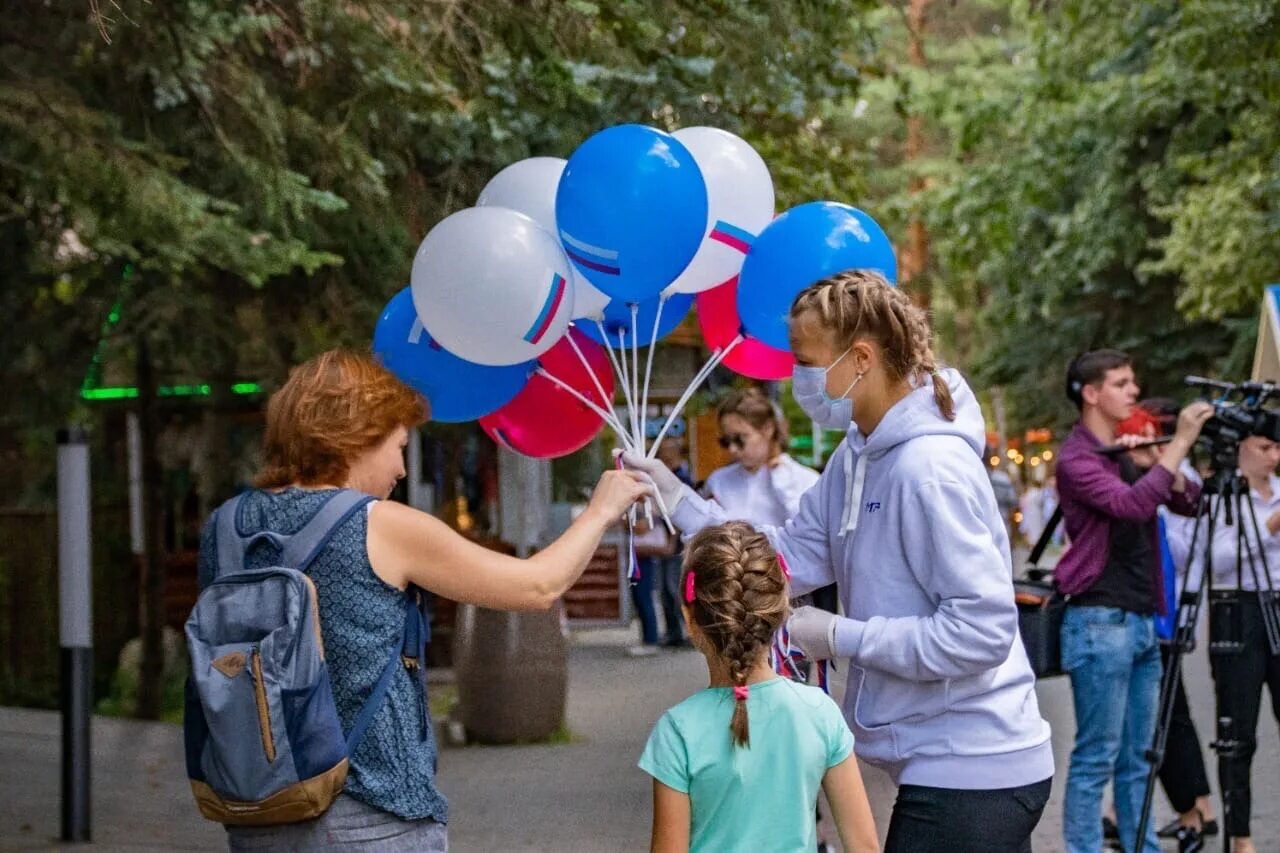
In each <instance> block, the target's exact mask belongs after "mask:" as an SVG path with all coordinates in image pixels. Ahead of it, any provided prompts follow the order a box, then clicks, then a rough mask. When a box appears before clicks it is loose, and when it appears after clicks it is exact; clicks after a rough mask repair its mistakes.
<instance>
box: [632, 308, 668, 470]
mask: <svg viewBox="0 0 1280 853" xmlns="http://www.w3.org/2000/svg"><path fill="white" fill-rule="evenodd" d="M666 304H667V295H666V294H665V293H664V294H663V295H662V296H660V297H658V313H657V315H656V316H655V317H654V318H653V331H651V332H650V333H649V359H648V363H647V364H645V366H644V394H643V395H642V396H641V397H640V436H641V439H642V440H641V443H640V452H641V453H644V452H645V446H644V442H643V439H644V438H645V437H647V434H648V432H649V379H650V377H652V376H653V351H654V349H656V348H657V343H658V324H659V323H661V322H662V308H663V306H665V305H666ZM632 325H634V324H632Z"/></svg>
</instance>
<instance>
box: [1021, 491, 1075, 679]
mask: <svg viewBox="0 0 1280 853" xmlns="http://www.w3.org/2000/svg"><path fill="white" fill-rule="evenodd" d="M1061 520H1062V507H1058V508H1057V509H1055V510H1054V511H1053V515H1052V516H1051V517H1050V518H1049V523H1048V524H1046V525H1045V527H1044V532H1043V533H1041V534H1040V541H1039V542H1037V543H1036V546H1035V547H1034V548H1032V549H1031V559H1030V560H1029V561H1028V564H1027V570H1026V572H1025V573H1024V575H1023V577H1022V578H1020V579H1015V580H1014V582H1013V600H1014V602H1015V603H1017V605H1018V633H1019V634H1021V635H1022V645H1023V646H1024V647H1026V650H1027V658H1028V659H1030V661H1031V671H1032V672H1034V673H1035V674H1036V678H1051V677H1052V676H1055V675H1063V671H1062V617H1063V615H1064V613H1065V612H1066V609H1067V600H1066V599H1065V598H1064V597H1063V596H1061V595H1059V594H1058V591H1057V589H1056V588H1055V587H1054V585H1053V573H1052V572H1049V571H1047V570H1045V569H1041V568H1039V567H1038V566H1037V565H1036V564H1037V563H1039V562H1040V557H1041V556H1042V555H1043V554H1044V549H1045V548H1047V547H1048V546H1049V540H1050V539H1051V538H1052V537H1053V531H1054V530H1056V529H1057V527H1058V522H1060V521H1061Z"/></svg>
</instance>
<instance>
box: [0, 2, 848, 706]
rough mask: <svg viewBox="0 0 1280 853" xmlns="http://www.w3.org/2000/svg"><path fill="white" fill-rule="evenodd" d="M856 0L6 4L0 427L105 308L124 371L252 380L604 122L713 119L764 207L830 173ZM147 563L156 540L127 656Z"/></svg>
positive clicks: (838, 165)
mask: <svg viewBox="0 0 1280 853" xmlns="http://www.w3.org/2000/svg"><path fill="white" fill-rule="evenodd" d="M869 5H870V3H868V2H866V0H861V2H859V0H848V2H822V3H818V2H802V3H790V2H784V0H758V2H746V0H718V2H711V3H703V2H693V0H619V2H615V3H609V4H596V3H591V2H585V0H571V2H551V0H531V2H523V3H511V2H508V0H473V1H472V2H467V3H457V2H444V0H440V2H432V3H429V4H426V5H425V7H424V4H422V3H418V2H408V0H385V2H384V0H352V2H347V3H342V4H333V3H331V2H328V0H253V1H252V2H249V3H230V2H226V0H173V2H164V3H155V2H145V0H115V1H114V2H102V0H88V2H87V3H86V2H85V0H52V2H34V0H26V2H20V3H18V4H17V5H16V6H14V7H13V8H10V9H9V10H8V12H9V14H7V15H6V16H5V18H4V19H3V20H0V129H2V132H0V203H2V204H3V208H4V213H3V214H0V254H2V255H3V256H4V257H5V258H6V261H7V268H6V270H5V272H4V273H3V274H4V276H5V288H4V291H3V295H0V300H3V302H0V305H2V306H3V307H12V308H14V309H15V311H14V314H12V315H11V316H17V317H19V318H20V320H21V328H22V329H23V334H21V335H19V336H5V338H4V342H3V344H0V371H3V373H0V376H2V377H3V378H4V379H5V380H7V381H9V383H10V384H13V385H17V386H18V387H27V386H28V384H29V383H31V384H34V385H35V386H36V388H37V389H38V392H39V398H40V399H39V402H38V405H36V406H34V407H31V408H26V407H7V408H6V410H5V412H4V414H3V421H2V423H0V426H2V427H3V428H4V429H6V430H9V431H11V432H14V433H15V434H17V435H18V436H22V435H25V434H26V432H27V431H29V430H31V429H39V430H47V428H48V424H50V423H57V422H61V421H62V420H63V419H65V418H66V417H67V416H68V415H69V414H70V413H71V412H72V411H73V410H74V409H75V407H76V405H77V401H76V393H77V391H78V389H79V387H80V384H81V381H82V378H83V375H84V369H85V366H86V365H88V364H89V363H90V361H91V359H92V358H93V354H94V352H95V349H96V345H97V343H98V337H99V335H98V330H99V329H100V328H101V327H102V324H103V318H104V317H106V316H107V315H108V314H109V313H112V314H115V315H117V316H119V317H120V319H119V322H118V323H116V324H114V325H113V326H111V327H110V329H111V335H112V336H113V337H115V338H117V339H119V340H120V341H123V342H124V346H123V347H122V348H121V350H122V351H123V352H124V353H125V354H126V355H127V356H128V357H130V358H133V359H137V360H138V361H139V362H140V365H139V368H140V369H139V373H140V378H141V379H142V380H143V382H144V383H146V384H148V385H161V384H165V383H170V382H173V381H175V380H178V381H192V380H196V381H200V382H203V383H207V384H209V385H210V386H211V387H212V388H215V389H225V388H226V387H227V386H228V385H229V384H230V383H233V382H236V381H240V380H243V379H246V378H247V379H252V380H257V381H261V382H263V383H264V384H265V385H266V386H267V387H270V386H271V385H272V384H274V383H275V382H278V381H279V380H280V379H281V378H282V377H283V376H284V374H285V371H286V369H287V367H288V366H289V365H290V364H292V363H294V362H296V361H297V360H299V359H302V358H305V357H307V356H309V355H311V354H313V353H314V352H316V351H318V350H321V349H325V348H328V347H331V346H334V345H336V344H348V345H355V346H367V342H368V338H369V334H370V330H371V329H372V326H373V323H374V319H375V317H376V315H377V312H378V311H379V309H380V307H381V306H382V304H383V303H384V302H385V301H386V299H387V298H389V297H390V296H391V295H392V294H393V293H394V292H395V291H396V290H398V289H399V288H400V287H402V286H403V284H404V282H405V281H406V279H407V276H408V271H409V267H410V263H411V260H412V255H413V249H414V246H415V243H416V241H417V240H419V239H420V238H421V237H422V235H423V234H424V233H425V232H426V230H427V229H428V228H429V227H430V226H431V225H432V224H434V223H435V222H436V221H437V220H439V219H440V218H441V217H443V216H444V215H446V214H448V213H450V212H453V211H454V210H457V209H459V208H462V207H465V206H468V205H469V204H470V203H471V202H472V200H473V199H474V198H475V196H476V195H477V194H478V192H479V190H480V188H481V187H482V186H483V184H484V182H485V181H486V180H487V179H488V178H489V177H491V176H492V175H493V174H494V173H496V172H497V171H498V170H499V169H500V168H501V167H502V166H505V165H507V164H508V163H510V162H512V161H514V160H517V159H520V158H523V157H527V156H530V155H534V154H553V155H560V156H565V155H567V154H568V153H569V152H570V151H572V149H573V148H574V147H575V146H576V145H577V144H578V143H579V142H581V141H582V140H583V139H584V138H586V136H587V135H589V134H590V133H591V132H593V131H595V130H597V129H600V128H602V127H604V126H607V125H610V124H615V123H619V122H623V121H639V122H644V123H651V124H657V125H659V126H663V127H668V128H672V127H676V126H683V125H694V124H715V125H718V126H721V127H725V128H727V129H730V130H735V131H738V132H740V133H743V134H744V135H746V136H747V137H748V138H749V139H751V140H752V141H753V142H756V143H757V144H758V145H759V146H760V148H761V150H762V151H763V152H764V153H765V154H766V156H768V157H769V158H771V161H772V162H773V163H775V164H776V174H777V176H778V179H779V181H778V182H779V196H780V199H782V200H783V201H784V202H794V201H798V200H806V199H807V198H809V197H812V196H813V195H814V194H817V195H819V196H821V195H824V194H828V193H824V192H821V191H820V190H825V189H827V188H830V187H835V186H839V185H841V184H842V183H843V182H844V181H845V180H846V177H847V165H846V164H845V163H843V162H842V161H841V159H840V158H839V157H838V156H836V155H835V154H833V153H832V152H831V151H830V150H829V148H828V147H827V146H826V145H825V143H824V141H823V139H822V138H821V137H820V136H819V135H818V134H817V133H815V132H814V130H813V128H812V126H811V125H812V121H813V118H814V116H815V113H816V112H818V111H819V110H820V109H821V108H822V105H823V104H826V103H829V102H831V101H833V100H838V99H840V98H843V97H845V96H847V95H848V93H850V92H852V91H854V90H856V87H857V85H858V82H859V73H860V65H861V61H862V51H863V50H864V47H865V41H864V35H865V33H864V32H863V30H862V28H861V19H860V15H859V13H860V12H861V11H862V10H863V9H864V8H866V7H868V6H869ZM762 45H769V49H767V50H766V49H762ZM126 270H129V273H130V274H129V275H128V276H127V277H126V276H125V271H126ZM153 390H154V389H151V388H143V389H142V390H141V393H140V395H139V401H141V402H143V403H146V401H148V400H151V399H152V398H153V397H154V393H153ZM215 396H216V394H215ZM144 414H146V413H145V412H144ZM81 416H82V417H83V416H85V415H84V413H83V412H81ZM212 416H216V414H215V415H212ZM144 420H146V419H144ZM46 461H47V458H46ZM37 464H38V463H37ZM149 485H150V487H151V488H154V487H155V486H156V484H155V483H150V484H149ZM160 565H161V564H160V563H159V562H158V556H157V555H156V554H155V553H154V549H153V553H152V566H153V568H152V570H151V573H150V574H149V581H148V584H147V587H146V588H147V589H148V590H149V591H150V592H149V600H148V603H147V605H146V607H145V608H144V611H145V612H146V613H147V614H150V615H149V617H148V620H147V622H148V624H147V625H146V627H145V631H144V634H145V642H144V661H145V662H144V671H145V672H147V673H149V674H150V675H151V676H154V675H156V674H157V673H158V672H159V655H158V653H159V626H158V625H157V624H156V620H157V616H156V614H158V612H159V607H158V602H157V601H156V600H155V599H156V596H157V595H158V592H157V590H158V589H159V586H158V584H159V580H158V578H157V576H156V572H158V571H159V566H160ZM148 684H149V685H150V686H147V685H148ZM144 688H145V691H144V692H145V695H146V696H147V697H148V699H149V701H148V702H147V703H144V704H145V705H146V707H145V708H144V713H146V714H149V715H154V713H156V711H157V710H158V709H157V708H156V707H155V705H154V699H155V697H156V696H158V690H156V689H155V685H154V683H151V682H150V681H149V680H147V679H144Z"/></svg>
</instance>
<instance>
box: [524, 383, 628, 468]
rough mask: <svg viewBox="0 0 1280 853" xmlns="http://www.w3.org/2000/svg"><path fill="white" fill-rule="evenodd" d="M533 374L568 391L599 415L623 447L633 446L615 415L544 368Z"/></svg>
mask: <svg viewBox="0 0 1280 853" xmlns="http://www.w3.org/2000/svg"><path fill="white" fill-rule="evenodd" d="M534 373H536V374H537V375H538V376H541V377H543V378H545V379H547V380H549V381H550V382H552V383H554V384H555V385H557V386H559V387H560V388H563V389H564V390H565V391H568V392H569V393H570V394H572V395H573V396H574V397H575V398H577V400H578V402H580V403H582V405H584V406H586V407H587V408H588V409H590V410H591V411H593V412H595V413H596V414H597V415H599V416H600V417H601V418H602V419H603V420H604V422H605V423H606V424H608V425H609V426H610V428H612V429H613V431H614V432H616V433H617V434H618V437H619V438H620V439H622V443H623V444H624V445H625V446H627V447H629V448H630V447H633V446H634V445H632V444H631V439H630V438H629V437H628V436H627V432H626V430H625V429H623V426H622V423H621V422H620V421H619V420H618V417H617V415H615V414H614V413H613V412H610V411H609V410H608V409H602V408H600V407H599V406H597V405H596V404H595V403H593V402H591V401H590V400H588V399H587V398H586V397H585V396H584V395H583V394H582V392H581V391H579V390H578V389H577V388H574V387H573V386H572V385H570V384H569V383H567V382H565V381H564V380H563V379H561V378H560V377H558V376H556V375H554V374H552V373H550V372H548V371H547V369H546V368H545V367H538V368H535V369H534Z"/></svg>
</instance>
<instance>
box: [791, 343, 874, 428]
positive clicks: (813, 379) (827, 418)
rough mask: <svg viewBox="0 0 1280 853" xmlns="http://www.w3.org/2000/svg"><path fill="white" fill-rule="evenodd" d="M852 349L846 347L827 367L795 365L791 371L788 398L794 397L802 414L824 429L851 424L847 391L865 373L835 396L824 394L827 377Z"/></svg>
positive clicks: (851, 403)
mask: <svg viewBox="0 0 1280 853" xmlns="http://www.w3.org/2000/svg"><path fill="white" fill-rule="evenodd" d="M852 349H853V346H852V345H850V346H849V349H847V350H845V351H844V352H842V353H841V354H840V357H839V358H837V359H836V360H835V361H833V362H831V366H830V367H802V366H800V365H796V366H795V367H793V368H792V369H791V396H793V397H795V398H796V403H798V404H799V405H800V408H801V409H804V413H805V414H806V415H808V416H809V417H810V418H811V419H812V420H813V422H814V423H815V424H817V425H818V426H820V427H823V428H824V429H848V428H849V424H850V423H852V422H853V400H852V399H850V397H849V392H850V391H852V390H853V386H854V385H857V384H858V383H859V382H861V381H862V377H863V376H865V375H866V371H863V372H862V373H859V374H858V375H857V377H856V378H855V379H854V380H853V381H852V382H850V383H849V387H848V388H846V389H844V393H843V394H841V395H840V396H839V397H836V398H835V399H832V397H831V396H830V395H829V394H828V393H827V374H828V373H830V372H831V371H832V370H833V369H834V368H835V366H836V365H837V364H839V363H840V362H841V361H843V360H844V357H845V356H846V355H848V354H849V352H850V350H852Z"/></svg>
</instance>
